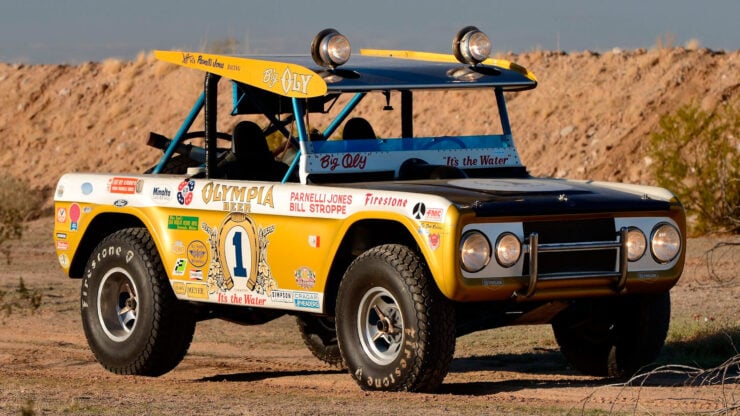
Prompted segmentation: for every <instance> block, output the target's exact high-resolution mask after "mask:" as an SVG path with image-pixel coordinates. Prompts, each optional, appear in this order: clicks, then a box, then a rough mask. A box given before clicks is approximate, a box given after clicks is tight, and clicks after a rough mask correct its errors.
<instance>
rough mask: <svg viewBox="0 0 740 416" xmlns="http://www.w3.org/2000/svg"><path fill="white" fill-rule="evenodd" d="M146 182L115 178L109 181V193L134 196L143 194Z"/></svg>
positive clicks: (135, 179)
mask: <svg viewBox="0 0 740 416" xmlns="http://www.w3.org/2000/svg"><path fill="white" fill-rule="evenodd" d="M143 186H144V181H143V180H141V179H137V178H124V177H113V178H111V179H110V180H109V181H108V192H110V193H112V194H127V195H133V194H137V193H140V192H141V189H142V187H143Z"/></svg>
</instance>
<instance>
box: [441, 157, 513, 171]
mask: <svg viewBox="0 0 740 416" xmlns="http://www.w3.org/2000/svg"><path fill="white" fill-rule="evenodd" d="M509 159H510V157H509V156H507V157H500V156H492V155H480V157H475V156H465V157H464V158H462V160H460V159H459V158H457V157H455V156H445V157H444V163H445V164H446V165H447V166H454V167H459V166H462V167H465V168H471V167H480V166H486V167H489V166H505V165H506V163H507V162H509Z"/></svg>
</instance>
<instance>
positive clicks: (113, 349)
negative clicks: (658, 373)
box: [54, 27, 686, 391]
mask: <svg viewBox="0 0 740 416" xmlns="http://www.w3.org/2000/svg"><path fill="white" fill-rule="evenodd" d="M350 52H351V48H350V44H349V42H348V41H347V39H346V38H345V37H344V36H342V35H341V34H339V33H338V32H337V31H335V30H332V29H327V30H324V31H322V32H321V33H319V35H317V37H316V38H315V39H314V41H313V43H312V45H311V56H308V55H306V56H289V57H276V56H270V57H236V56H222V55H214V54H207V53H198V52H191V53H188V52H162V51H157V52H156V57H157V58H158V59H160V60H163V61H167V62H171V63H173V64H177V65H182V66H185V67H188V68H193V69H196V70H201V71H204V72H205V73H206V75H205V80H204V88H203V93H202V95H201V96H200V97H199V98H198V99H197V100H196V104H195V106H194V108H193V110H192V111H191V112H190V114H188V115H187V117H186V119H185V121H184V122H183V124H182V127H181V128H180V130H179V131H177V132H176V133H175V134H174V135H173V136H172V137H165V136H163V135H160V134H156V133H152V134H151V135H150V137H149V144H150V145H152V146H153V147H155V148H158V149H160V150H162V151H164V155H163V157H162V158H161V161H160V162H159V163H158V164H157V165H156V166H154V167H153V168H152V169H151V170H150V171H149V172H146V173H143V174H136V173H131V172H127V173H73V174H67V175H64V176H63V177H62V178H61V179H60V180H59V184H58V185H57V188H56V195H55V210H56V211H55V212H56V220H55V227H54V241H55V244H56V249H57V256H58V259H59V263H60V264H61V266H62V268H63V269H64V271H65V272H66V273H67V274H68V275H69V276H70V277H72V278H81V279H82V290H81V298H80V305H81V313H82V324H83V327H84V330H85V335H86V336H87V339H88V342H89V345H90V348H91V349H92V351H93V352H94V354H95V356H96V358H97V360H98V361H99V362H100V363H101V364H102V365H103V366H104V367H105V368H106V369H108V370H110V371H112V372H114V373H118V374H140V375H147V376H157V375H161V374H163V373H166V372H168V371H170V370H171V369H173V368H174V367H175V366H176V365H177V364H178V363H179V362H180V361H181V360H182V359H183V357H184V356H185V355H186V353H187V350H188V348H189V346H190V343H191V341H192V337H193V332H194V329H195V324H196V322H197V321H199V320H204V319H212V318H223V319H227V320H229V321H233V322H236V323H241V324H261V323H264V322H267V321H269V320H272V319H274V318H276V317H279V316H282V315H284V314H292V315H295V316H296V317H297V320H298V328H299V330H300V331H301V334H302V336H303V339H304V340H305V342H306V344H307V346H308V347H309V348H310V350H311V351H312V352H313V354H314V355H315V356H316V357H318V358H319V359H321V360H323V361H325V362H327V363H329V364H331V365H335V366H339V367H344V368H346V369H347V370H348V371H349V373H350V374H351V376H352V377H354V378H355V379H356V380H357V383H358V384H359V385H360V386H361V387H362V388H364V389H369V390H407V391H431V390H434V389H436V388H437V387H438V386H439V385H440V384H441V383H442V381H443V379H444V377H445V375H446V373H447V371H448V368H449V365H450V362H451V360H452V357H453V353H454V350H455V339H456V337H458V336H461V335H464V334H468V333H471V332H474V331H479V330H483V329H489V328H494V327H500V326H506V325H518V324H550V325H552V327H553V330H554V333H555V337H556V339H557V342H558V344H559V345H560V347H561V349H562V351H563V353H564V354H565V356H566V357H567V359H568V360H569V362H570V363H571V364H572V365H573V366H574V367H575V368H577V369H578V370H580V371H582V372H584V373H588V374H594V375H601V376H624V375H628V374H631V373H633V372H634V371H636V370H637V369H639V368H640V367H641V366H643V365H645V364H647V363H649V362H651V361H652V360H654V359H655V357H656V356H657V355H658V353H659V351H660V349H661V348H662V346H663V343H664V340H665V337H666V333H667V329H668V323H669V319H670V297H669V289H670V288H671V287H672V286H673V285H674V284H675V283H676V281H677V280H678V278H679V276H680V275H681V271H682V268H683V263H684V252H685V234H686V232H685V216H684V211H683V208H682V206H681V204H680V203H679V201H678V200H677V199H676V197H675V196H673V195H672V194H671V193H670V192H669V191H667V190H665V189H660V188H654V187H648V186H637V185H626V184H618V183H605V182H591V181H573V180H562V179H561V180H556V179H548V178H537V177H532V176H530V175H529V174H528V172H527V169H526V168H525V166H524V165H523V164H522V161H521V160H520V158H519V155H518V153H517V150H516V147H515V144H514V139H513V137H512V133H511V127H510V124H509V119H508V115H507V110H506V100H505V98H506V97H509V94H511V93H513V92H516V91H523V90H529V89H532V88H535V87H536V85H537V80H536V78H535V76H534V75H533V74H532V73H530V72H529V71H527V70H526V69H524V68H522V67H521V66H518V65H516V64H513V63H510V62H506V61H502V60H496V59H491V58H489V54H490V41H489V40H488V38H487V36H486V35H485V34H483V33H482V32H481V31H479V30H477V29H476V28H474V27H467V28H465V29H463V30H461V31H460V32H459V33H458V34H457V36H456V37H455V39H454V41H453V54H452V55H443V54H436V53H424V52H410V51H388V50H362V51H360V54H359V56H352V59H350ZM222 78H228V79H230V80H231V88H232V94H231V96H232V97H233V106H231V107H232V111H231V113H230V114H228V115H227V117H230V119H231V120H233V122H232V121H230V123H231V124H230V125H231V126H233V129H231V131H219V129H218V126H219V125H223V119H221V121H222V123H221V124H219V123H218V122H217V120H219V117H221V116H223V114H222V115H220V116H219V115H218V100H219V96H220V95H219V92H218V88H219V81H220V80H221V79H222ZM449 90H469V91H472V90H478V91H479V90H487V91H490V94H486V95H480V94H478V95H476V96H475V97H477V98H476V100H477V101H480V100H479V98H480V97H485V98H488V99H490V104H484V105H482V106H481V105H480V104H481V103H480V102H477V101H476V102H472V101H471V103H470V104H471V105H470V106H469V107H468V106H466V107H465V108H459V109H458V111H459V114H458V116H459V120H461V124H462V121H463V120H465V121H466V122H467V124H468V125H470V124H472V125H474V126H475V127H477V128H478V131H475V132H472V133H470V132H466V131H459V130H458V127H459V126H455V125H448V126H445V127H444V128H445V129H446V130H445V131H438V132H429V131H428V129H427V128H426V127H427V126H425V125H420V123H418V122H417V120H421V119H424V118H423V117H420V115H419V114H418V113H417V112H416V111H415V109H416V107H415V105H419V103H420V102H421V101H418V100H444V99H445V95H444V94H445V92H449ZM440 92H441V93H440ZM434 94H436V95H434ZM223 95H228V94H221V96H223ZM425 102H427V103H428V102H429V101H425ZM415 103H416V104H415ZM363 105H370V106H377V107H375V108H374V110H379V111H368V110H367V109H366V108H363ZM380 107H382V110H383V111H380ZM201 113H202V114H203V117H202V118H203V120H204V121H205V125H204V127H203V130H198V129H193V128H192V125H193V123H194V121H195V120H196V118H198V117H199V115H200V114H201ZM371 115H375V116H377V115H381V116H382V118H383V120H380V121H379V120H368V119H367V117H370V116H371ZM427 117H428V116H427ZM427 119H428V118H427ZM389 120H390V121H389ZM471 120H472V123H471ZM478 120H480V122H477V121H478ZM484 120H485V122H484ZM491 120H495V123H492V122H491ZM492 126H493V127H492ZM246 353H248V352H246Z"/></svg>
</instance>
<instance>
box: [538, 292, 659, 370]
mask: <svg viewBox="0 0 740 416" xmlns="http://www.w3.org/2000/svg"><path fill="white" fill-rule="evenodd" d="M670 316H671V298H670V294H669V293H668V292H665V293H659V294H651V295H633V296H628V297H624V298H615V299H597V300H583V301H577V302H576V303H575V304H573V306H571V307H570V308H568V309H566V310H565V311H563V312H562V313H560V315H558V316H557V317H556V318H555V320H554V321H553V323H552V328H553V332H554V333H555V339H556V340H557V342H558V344H559V345H560V350H561V351H562V352H563V355H565V358H566V359H567V360H568V362H570V364H571V365H572V366H573V367H574V368H575V369H576V370H578V371H580V372H581V373H583V374H588V375H593V376H599V377H629V376H632V375H633V374H634V373H635V372H637V371H638V370H639V369H640V368H641V367H643V366H645V365H647V364H650V363H651V362H653V361H654V360H655V359H656V358H657V357H658V355H659V354H660V350H661V349H662V348H663V344H664V343H665V339H666V336H667V335H668V324H669V322H670Z"/></svg>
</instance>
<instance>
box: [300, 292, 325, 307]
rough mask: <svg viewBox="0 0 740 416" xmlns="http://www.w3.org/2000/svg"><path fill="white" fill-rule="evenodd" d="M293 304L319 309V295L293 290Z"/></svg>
mask: <svg viewBox="0 0 740 416" xmlns="http://www.w3.org/2000/svg"><path fill="white" fill-rule="evenodd" d="M293 297H294V300H293V304H294V305H295V306H296V307H298V308H307V309H319V308H320V307H321V304H320V303H319V296H318V295H317V294H316V293H304V292H295V293H294V294H293Z"/></svg>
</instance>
